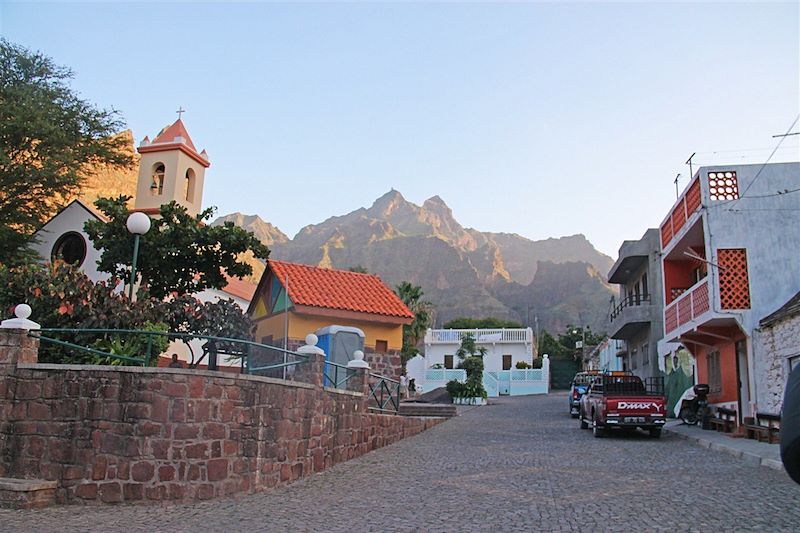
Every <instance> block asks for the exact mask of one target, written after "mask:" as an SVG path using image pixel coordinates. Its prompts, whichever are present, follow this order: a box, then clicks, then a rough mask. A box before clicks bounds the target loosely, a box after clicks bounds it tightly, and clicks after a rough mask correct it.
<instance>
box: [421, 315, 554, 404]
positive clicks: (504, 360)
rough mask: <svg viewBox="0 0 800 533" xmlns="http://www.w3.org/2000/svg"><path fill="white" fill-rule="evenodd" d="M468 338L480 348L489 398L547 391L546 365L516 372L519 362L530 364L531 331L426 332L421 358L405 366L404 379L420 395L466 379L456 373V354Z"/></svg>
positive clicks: (546, 362) (440, 330) (532, 347)
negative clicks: (411, 380) (417, 390)
mask: <svg viewBox="0 0 800 533" xmlns="http://www.w3.org/2000/svg"><path fill="white" fill-rule="evenodd" d="M466 335H472V337H473V338H474V339H475V345H476V347H477V348H484V349H485V350H486V354H485V356H484V357H483V362H484V372H483V386H484V388H485V389H486V391H487V393H488V395H489V396H499V395H518V394H542V393H546V392H548V390H549V364H548V361H547V360H546V359H545V361H544V363H543V368H540V369H517V368H516V365H517V363H519V362H524V363H527V364H528V365H532V364H533V356H534V346H535V343H534V337H533V331H532V330H531V328H518V329H428V331H427V332H426V334H425V355H424V356H417V357H415V358H414V359H412V360H411V361H409V362H408V363H407V364H406V373H407V375H408V377H409V378H410V379H411V378H413V379H414V380H415V384H417V385H418V388H420V387H421V390H422V391H424V392H427V391H430V390H433V389H435V388H438V387H444V386H445V385H446V384H447V382H448V381H450V380H452V379H457V380H459V381H463V380H464V379H466V372H465V371H464V370H460V369H458V368H457V367H458V364H459V362H460V360H459V358H458V356H457V355H456V352H457V351H458V349H459V347H460V346H461V340H462V339H463V338H464V337H465V336H466Z"/></svg>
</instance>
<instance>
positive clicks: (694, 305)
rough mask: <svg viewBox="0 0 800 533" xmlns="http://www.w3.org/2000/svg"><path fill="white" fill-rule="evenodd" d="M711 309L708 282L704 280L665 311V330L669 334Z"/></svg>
mask: <svg viewBox="0 0 800 533" xmlns="http://www.w3.org/2000/svg"><path fill="white" fill-rule="evenodd" d="M710 308H711V304H710V294H709V289H708V280H704V281H702V282H700V284H698V285H697V286H695V287H693V288H691V289H689V290H687V291H686V292H684V293H683V294H681V295H680V297H679V298H678V299H677V300H675V301H674V302H672V303H671V304H669V305H668V306H667V307H666V309H664V330H665V331H666V332H667V333H670V332H672V331H675V330H676V329H678V327H679V326H682V325H684V324H686V323H687V322H690V321H692V320H694V319H696V318H698V317H699V316H700V315H702V314H703V313H706V312H708V310H709V309H710Z"/></svg>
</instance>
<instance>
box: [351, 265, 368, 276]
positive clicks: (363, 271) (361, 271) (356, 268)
mask: <svg viewBox="0 0 800 533" xmlns="http://www.w3.org/2000/svg"><path fill="white" fill-rule="evenodd" d="M347 270H349V271H350V272H357V273H358V274H369V271H368V270H367V269H366V268H364V267H363V266H361V265H356V266H352V267H350V268H348V269H347Z"/></svg>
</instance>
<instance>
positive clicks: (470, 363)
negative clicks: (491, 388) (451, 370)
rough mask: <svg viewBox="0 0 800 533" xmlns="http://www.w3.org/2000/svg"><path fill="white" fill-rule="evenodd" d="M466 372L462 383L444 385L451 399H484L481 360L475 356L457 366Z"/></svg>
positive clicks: (484, 390)
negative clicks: (465, 378) (465, 377)
mask: <svg viewBox="0 0 800 533" xmlns="http://www.w3.org/2000/svg"><path fill="white" fill-rule="evenodd" d="M458 367H459V368H463V369H464V370H466V372H467V380H466V381H465V382H464V383H461V382H460V381H456V380H452V381H449V382H448V383H447V385H446V388H447V392H448V393H449V394H450V397H451V398H486V397H487V393H486V389H484V388H483V359H482V358H480V357H477V356H472V357H467V358H466V359H464V360H463V361H462V362H461V363H460V364H459V365H458Z"/></svg>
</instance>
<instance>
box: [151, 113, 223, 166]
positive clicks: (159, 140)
mask: <svg viewBox="0 0 800 533" xmlns="http://www.w3.org/2000/svg"><path fill="white" fill-rule="evenodd" d="M176 137H182V138H183V142H175V138H176ZM175 149H178V150H180V151H181V152H184V153H185V154H186V155H188V156H189V157H191V158H192V159H194V160H195V161H197V162H198V163H200V164H201V165H203V166H204V167H206V168H208V167H210V166H211V163H210V162H209V161H208V154H206V151H205V150H203V151H202V152H201V153H197V148H195V147H194V143H193V142H192V138H191V137H189V132H188V131H186V126H184V125H183V121H182V120H181V119H178V120H176V121H175V123H174V124H172V126H169V127H167V128H164V129H163V130H161V132H160V133H159V134H158V136H157V137H156V138H155V139H154V140H153V142H151V143H149V144H148V143H145V144H142V145H140V146H139V147H138V148H137V150H138V151H139V153H140V154H144V153H147V152H164V151H169V150H175Z"/></svg>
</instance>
